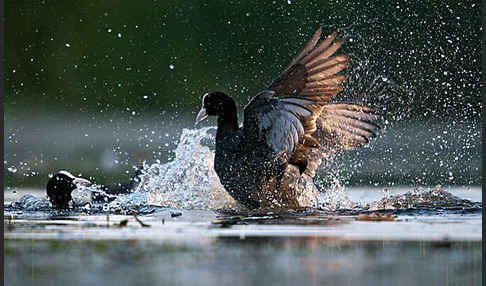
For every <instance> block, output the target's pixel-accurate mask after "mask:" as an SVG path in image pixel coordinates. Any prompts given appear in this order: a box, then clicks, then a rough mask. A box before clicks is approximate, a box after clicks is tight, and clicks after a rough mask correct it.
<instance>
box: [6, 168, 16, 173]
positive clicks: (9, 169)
mask: <svg viewBox="0 0 486 286" xmlns="http://www.w3.org/2000/svg"><path fill="white" fill-rule="evenodd" d="M7 170H8V171H9V172H11V173H17V168H16V167H15V166H11V167H8V168H7Z"/></svg>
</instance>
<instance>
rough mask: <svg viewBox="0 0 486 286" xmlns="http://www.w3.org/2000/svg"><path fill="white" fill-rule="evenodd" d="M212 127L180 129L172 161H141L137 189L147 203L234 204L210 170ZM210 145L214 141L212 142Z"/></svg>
mask: <svg viewBox="0 0 486 286" xmlns="http://www.w3.org/2000/svg"><path fill="white" fill-rule="evenodd" d="M214 130H215V127H205V128H201V129H183V131H182V135H181V137H180V141H179V144H178V145H177V148H176V150H175V158H174V160H172V161H170V162H168V163H165V164H161V163H159V162H156V163H153V164H151V165H149V164H144V167H143V169H144V174H143V175H142V176H141V179H142V180H141V183H140V185H139V187H138V189H137V192H145V193H146V194H147V201H148V203H149V204H154V205H161V206H168V207H175V208H184V209H218V208H223V207H231V206H234V205H235V204H236V203H235V201H234V200H233V198H232V197H231V196H230V195H229V194H228V193H227V192H226V191H225V190H224V188H223V186H222V185H221V183H220V182H219V178H218V176H217V174H216V172H215V171H214V153H213V151H212V150H211V149H210V148H209V146H207V145H203V144H205V143H208V142H214V139H215V138H214V135H213V134H211V131H214ZM213 144H214V143H213Z"/></svg>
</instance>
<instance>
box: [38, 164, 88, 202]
mask: <svg viewBox="0 0 486 286" xmlns="http://www.w3.org/2000/svg"><path fill="white" fill-rule="evenodd" d="M78 185H85V186H89V185H91V182H90V181H88V180H86V179H83V178H77V177H75V176H73V175H72V174H71V173H69V172H67V171H60V172H59V173H57V174H55V175H54V176H52V178H50V179H49V181H48V182H47V186H46V191H47V197H49V201H50V202H51V204H52V205H53V206H54V207H56V208H58V209H67V208H68V207H69V202H70V201H71V199H72V197H71V193H72V192H73V191H74V190H75V189H76V188H78Z"/></svg>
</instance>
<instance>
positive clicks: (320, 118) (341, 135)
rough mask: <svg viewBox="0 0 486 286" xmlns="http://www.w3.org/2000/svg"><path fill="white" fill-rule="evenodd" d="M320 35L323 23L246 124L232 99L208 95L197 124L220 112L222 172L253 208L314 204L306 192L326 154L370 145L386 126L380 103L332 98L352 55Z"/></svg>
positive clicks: (218, 164)
mask: <svg viewBox="0 0 486 286" xmlns="http://www.w3.org/2000/svg"><path fill="white" fill-rule="evenodd" d="M320 37H321V29H320V28H319V29H318V30H317V31H316V32H315V34H314V36H313V37H312V39H311V40H310V41H309V42H308V43H307V44H306V45H305V47H304V49H303V50H302V51H301V52H300V53H299V54H298V55H297V56H296V57H295V58H294V59H293V60H292V62H291V63H290V65H289V66H288V67H287V68H286V69H285V70H284V72H283V73H282V74H281V75H280V77H278V78H277V79H276V80H275V81H274V82H273V83H272V84H270V86H269V87H268V88H267V89H265V90H263V91H262V92H260V93H258V94H257V95H256V96H255V97H254V98H253V99H252V100H251V101H250V102H249V103H248V105H247V106H246V107H245V109H244V120H243V126H242V127H241V128H240V127H239V126H238V120H237V112H236V105H235V102H234V101H233V99H232V98H231V97H229V96H227V95H226V94H224V93H222V92H212V93H209V94H205V95H204V96H203V99H202V108H201V111H200V112H199V114H198V115H197V117H196V122H199V121H201V120H203V119H204V118H206V117H207V116H208V115H213V116H217V117H218V130H217V133H216V154H215V159H214V168H215V171H216V173H217V174H218V176H219V179H220V181H221V183H222V184H223V186H224V187H225V189H226V190H227V191H228V192H229V193H230V194H231V195H232V196H233V197H234V198H235V199H236V200H237V201H239V202H240V203H242V204H244V205H246V206H247V207H249V208H262V207H265V208H277V207H278V208H288V207H302V206H307V205H308V204H309V198H308V197H307V198H306V194H305V192H306V190H307V189H308V188H309V184H312V177H313V176H314V175H315V171H316V169H317V168H318V166H319V164H320V163H321V160H322V159H323V158H325V157H326V156H328V155H329V154H331V153H333V152H336V151H337V150H340V149H346V150H349V149H353V148H356V147H360V146H362V145H364V144H367V143H368V142H369V139H370V138H371V137H374V136H375V135H376V132H377V131H378V129H379V126H378V125H376V124H375V123H373V121H374V120H375V119H377V118H378V115H377V114H376V113H375V111H374V109H373V108H371V107H368V106H364V105H361V104H356V103H329V100H330V99H331V98H333V97H334V96H335V95H336V94H337V93H339V92H340V91H341V90H342V87H341V86H340V83H341V82H342V81H344V80H345V79H346V76H345V75H342V74H338V73H339V72H340V71H342V70H343V69H345V68H346V66H347V64H348V56H347V55H343V54H341V55H334V53H335V52H336V50H337V49H339V47H340V46H341V45H342V43H343V40H342V39H337V40H336V33H332V34H331V35H329V36H328V37H327V38H325V39H324V40H322V41H320V42H319V40H320ZM318 42H319V43H318ZM310 200H312V199H310Z"/></svg>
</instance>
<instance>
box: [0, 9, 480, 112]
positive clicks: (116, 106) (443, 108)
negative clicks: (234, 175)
mask: <svg viewBox="0 0 486 286" xmlns="http://www.w3.org/2000/svg"><path fill="white" fill-rule="evenodd" d="M481 6H482V3H481V1H462V2H461V1H459V2H457V1H439V0H426V1H372V2H368V1H331V2H330V1H291V0H282V1H207V0H205V1H174V0H172V1H156V0H155V1H112V0H104V1H61V0H58V1H52V0H42V1H41V0H39V1H36V0H23V1H22V0H10V1H6V3H5V17H6V19H5V25H6V37H5V48H6V52H5V54H6V66H5V67H6V74H5V80H6V95H7V96H6V102H5V108H6V110H7V112H8V111H10V110H23V111H26V112H55V111H64V112H67V113H76V112H108V113H109V112H119V111H125V110H127V109H128V110H137V111H138V112H147V113H158V112H161V111H163V110H165V111H170V110H172V111H177V110H188V111H194V110H195V109H197V107H196V106H198V105H199V104H200V98H201V96H202V94H204V93H205V92H207V91H210V90H216V89H217V90H222V91H225V92H228V93H229V94H231V95H233V96H235V97H236V99H237V101H238V103H239V104H240V106H241V105H243V104H246V102H247V101H248V99H249V98H251V97H252V96H253V95H254V94H256V93H257V92H258V91H259V90H261V89H262V88H264V87H265V86H266V85H268V84H269V83H270V82H271V81H272V80H273V79H274V78H275V77H276V76H278V74H279V72H280V71H281V70H282V69H283V68H284V67H285V66H286V65H287V64H288V63H289V61H290V60H291V58H292V57H293V56H294V55H295V54H296V52H298V50H299V49H300V48H301V47H302V45H303V44H304V43H305V41H307V40H308V39H309V38H310V36H311V35H312V33H313V32H314V31H315V30H316V29H317V28H318V27H319V26H322V27H323V28H324V33H325V34H328V33H330V32H332V31H334V30H339V31H341V32H342V33H341V34H342V35H343V36H344V37H345V39H346V43H345V46H344V47H343V49H342V50H343V51H346V52H350V53H351V56H352V57H353V59H354V66H353V65H352V66H350V68H349V69H348V71H347V72H348V73H351V74H352V73H353V72H354V71H355V70H357V69H358V68H359V67H362V68H361V69H360V71H359V72H360V73H359V74H356V76H355V78H357V79H358V80H354V81H353V83H356V82H357V81H359V79H360V78H363V81H364V80H365V79H366V80H368V82H367V83H363V88H364V87H365V85H366V84H368V83H369V82H370V81H371V80H372V78H373V77H375V76H378V75H384V76H386V77H388V78H390V79H393V81H394V82H396V83H397V85H399V86H402V87H403V89H404V90H409V91H411V92H410V93H407V92H406V94H405V95H403V97H404V98H401V100H400V101H397V102H395V106H398V107H399V108H400V105H401V106H402V107H403V106H408V107H410V106H412V108H411V109H407V110H409V112H411V113H412V114H417V115H425V116H431V115H433V116H439V117H440V116H443V115H445V114H456V113H460V114H458V116H464V115H466V116H469V115H471V114H478V113H479V110H480V90H481V84H480V75H481V66H480V64H481V61H480V58H481V50H482V49H481ZM363 63H368V65H364V66H363Z"/></svg>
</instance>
